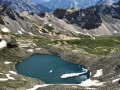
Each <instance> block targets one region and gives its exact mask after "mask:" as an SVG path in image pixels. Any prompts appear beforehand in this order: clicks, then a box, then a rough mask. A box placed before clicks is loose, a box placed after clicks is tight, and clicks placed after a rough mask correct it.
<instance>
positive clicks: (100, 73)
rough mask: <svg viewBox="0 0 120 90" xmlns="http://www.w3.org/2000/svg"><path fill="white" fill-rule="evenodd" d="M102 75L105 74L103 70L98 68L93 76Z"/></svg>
mask: <svg viewBox="0 0 120 90" xmlns="http://www.w3.org/2000/svg"><path fill="white" fill-rule="evenodd" d="M102 75H103V70H102V69H100V70H97V72H96V74H95V75H94V76H93V77H100V76H102Z"/></svg>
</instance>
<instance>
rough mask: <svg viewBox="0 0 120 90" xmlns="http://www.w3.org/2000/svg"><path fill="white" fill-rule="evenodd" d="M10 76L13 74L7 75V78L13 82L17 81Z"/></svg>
mask: <svg viewBox="0 0 120 90" xmlns="http://www.w3.org/2000/svg"><path fill="white" fill-rule="evenodd" d="M10 75H11V74H6V76H7V78H8V79H11V80H15V78H14V77H11V76H10Z"/></svg>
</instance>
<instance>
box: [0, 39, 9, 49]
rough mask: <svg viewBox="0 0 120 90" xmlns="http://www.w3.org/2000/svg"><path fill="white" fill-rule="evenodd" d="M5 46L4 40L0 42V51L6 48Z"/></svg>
mask: <svg viewBox="0 0 120 90" xmlns="http://www.w3.org/2000/svg"><path fill="white" fill-rule="evenodd" d="M6 45H7V42H6V41H5V40H2V41H1V42H0V49H1V48H4V47H6Z"/></svg>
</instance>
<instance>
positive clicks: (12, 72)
mask: <svg viewBox="0 0 120 90" xmlns="http://www.w3.org/2000/svg"><path fill="white" fill-rule="evenodd" d="M9 72H10V73H11V74H14V75H17V73H16V72H14V71H9Z"/></svg>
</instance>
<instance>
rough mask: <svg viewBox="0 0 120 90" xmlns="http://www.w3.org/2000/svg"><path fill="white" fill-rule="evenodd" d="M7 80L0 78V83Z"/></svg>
mask: <svg viewBox="0 0 120 90" xmlns="http://www.w3.org/2000/svg"><path fill="white" fill-rule="evenodd" d="M7 80H8V78H0V81H2V82H3V81H7Z"/></svg>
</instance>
